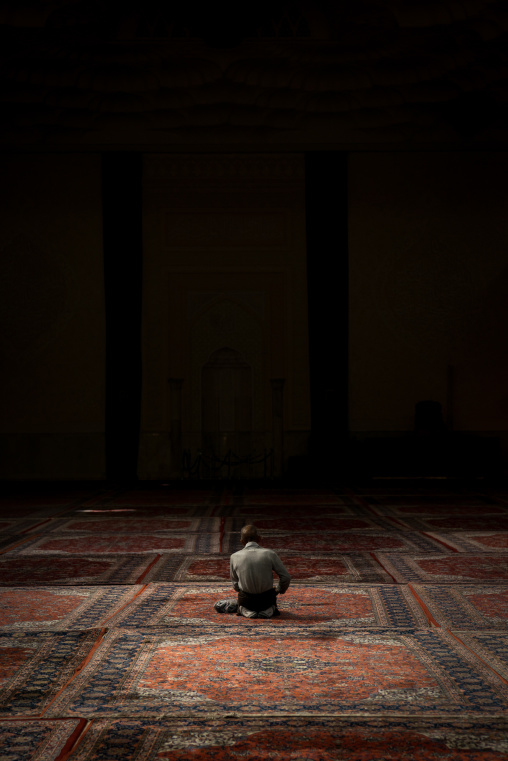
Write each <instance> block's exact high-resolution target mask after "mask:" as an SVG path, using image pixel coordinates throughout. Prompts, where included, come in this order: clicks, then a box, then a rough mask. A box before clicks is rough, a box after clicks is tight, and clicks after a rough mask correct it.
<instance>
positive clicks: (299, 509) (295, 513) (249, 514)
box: [232, 504, 372, 523]
mask: <svg viewBox="0 0 508 761" xmlns="http://www.w3.org/2000/svg"><path fill="white" fill-rule="evenodd" d="M232 514H233V515H235V516H243V517H244V519H245V522H246V523H248V522H249V520H253V519H254V518H257V517H258V516H263V517H264V518H273V517H275V518H284V517H288V518H308V517H315V518H318V517H319V518H322V517H325V516H331V517H334V518H335V517H337V516H342V515H344V516H354V515H358V514H360V515H363V514H365V515H369V517H370V516H371V515H372V513H370V512H369V513H367V511H366V510H365V508H363V507H361V506H353V505H312V504H308V505H291V506H289V505H270V504H265V505H237V506H235V507H233V508H232Z"/></svg>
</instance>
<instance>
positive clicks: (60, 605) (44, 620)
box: [0, 585, 143, 631]
mask: <svg viewBox="0 0 508 761" xmlns="http://www.w3.org/2000/svg"><path fill="white" fill-rule="evenodd" d="M142 589H143V587H142V586H116V585H115V586H111V587H88V586H87V587H41V586H39V587H36V588H34V587H28V588H26V587H21V588H19V587H18V588H15V587H14V588H6V587H2V588H0V631H9V630H19V629H32V630H38V631H40V630H44V631H46V630H57V631H62V630H64V629H93V628H98V627H101V626H102V625H103V624H104V623H105V621H107V619H109V618H111V616H113V615H114V614H115V613H117V611H118V610H119V609H121V608H123V606H125V605H127V604H128V603H129V602H130V601H131V600H132V599H133V597H135V596H136V594H138V593H139V592H140V591H141V590H142Z"/></svg>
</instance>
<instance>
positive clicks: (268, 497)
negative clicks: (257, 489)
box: [243, 491, 356, 505]
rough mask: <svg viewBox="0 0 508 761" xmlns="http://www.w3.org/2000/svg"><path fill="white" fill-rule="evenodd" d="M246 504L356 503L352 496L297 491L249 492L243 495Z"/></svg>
mask: <svg viewBox="0 0 508 761" xmlns="http://www.w3.org/2000/svg"><path fill="white" fill-rule="evenodd" d="M243 502H244V504H249V505H266V504H268V505H350V504H356V503H355V501H354V499H351V498H350V497H338V496H337V495H336V494H329V493H328V494H308V493H307V494H302V492H300V491H295V492H292V493H290V494H288V493H281V492H265V493H261V494H257V493H254V492H249V493H247V494H244V495H243Z"/></svg>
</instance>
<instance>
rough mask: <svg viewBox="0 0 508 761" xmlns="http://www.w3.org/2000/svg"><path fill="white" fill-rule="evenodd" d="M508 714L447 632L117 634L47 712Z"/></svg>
mask: <svg viewBox="0 0 508 761" xmlns="http://www.w3.org/2000/svg"><path fill="white" fill-rule="evenodd" d="M507 709H508V688H507V683H505V682H504V681H502V680H501V679H500V678H499V677H498V676H497V675H496V674H495V673H494V672H493V671H492V670H491V669H490V668H489V666H488V663H486V662H485V661H484V660H479V659H478V658H476V657H475V656H474V655H473V654H472V653H471V652H470V650H468V649H467V647H465V646H464V645H462V644H461V642H460V641H459V640H457V639H456V638H454V637H453V636H452V635H451V634H448V633H447V632H445V631H444V630H442V629H436V630H431V629H427V630H421V631H415V630H413V631H411V630H408V631H407V632H403V631H400V632H396V631H395V630H393V629H391V630H387V629H384V630H383V629H380V630H378V631H376V632H366V631H361V630H358V629H356V630H336V631H334V630H333V629H332V628H330V629H326V630H324V631H319V628H318V627H314V628H312V627H307V628H300V629H297V628H290V627H277V628H275V627H272V628H271V629H268V628H267V627H259V626H256V627H244V626H236V627H235V626H227V627H226V626H225V627H223V630H222V631H221V629H220V628H218V627H210V626H203V625H199V624H191V623H189V624H188V625H186V626H179V627H175V628H174V629H172V630H168V629H164V628H161V629H157V628H155V629H154V628H152V629H145V630H143V629H137V630H128V629H121V628H118V629H114V630H110V631H109V632H108V634H106V636H105V637H104V639H103V640H102V642H101V645H100V646H99V647H98V648H97V649H96V650H95V652H94V653H93V655H92V656H91V658H90V660H89V661H88V663H87V664H86V666H85V667H84V668H83V669H82V670H81V671H80V672H79V673H78V674H77V676H76V677H75V679H74V680H73V681H72V682H71V683H70V685H69V686H68V688H67V689H66V690H65V691H64V692H63V693H61V694H60V695H59V696H58V697H57V698H56V699H55V701H54V702H53V703H52V705H51V706H50V708H49V710H48V712H47V714H46V716H47V717H48V718H49V717H50V716H80V717H88V718H90V717H101V716H102V717H107V716H121V715H125V713H126V712H128V715H130V716H136V715H142V716H160V717H162V716H164V715H165V716H179V715H186V714H188V713H189V711H192V712H193V714H194V715H197V716H199V715H205V714H206V715H210V714H212V715H216V714H222V713H224V712H233V713H236V712H238V713H241V714H245V715H253V714H258V713H272V714H278V713H288V712H289V713H299V712H304V713H310V714H318V715H319V714H322V713H325V714H333V715H344V714H348V713H352V714H359V713H363V714H376V713H385V712H387V711H388V712H392V711H401V712H403V713H404V714H411V715H422V714H425V713H432V714H434V715H437V716H443V715H444V714H447V715H453V714H461V713H464V712H465V711H466V712H467V711H469V712H496V711H500V710H501V711H506V710H507Z"/></svg>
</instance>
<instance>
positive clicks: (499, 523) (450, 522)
mask: <svg viewBox="0 0 508 761" xmlns="http://www.w3.org/2000/svg"><path fill="white" fill-rule="evenodd" d="M396 520H397V523H400V524H402V525H403V526H404V527H405V528H408V529H412V530H416V531H468V530H469V531H474V530H475V529H476V530H479V531H482V530H484V531H486V530H488V529H490V530H491V531H505V532H506V531H507V530H508V515H476V516H472V515H463V516H460V515H449V516H446V517H444V518H408V517H404V518H401V517H399V518H397V519H396Z"/></svg>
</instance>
